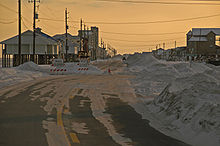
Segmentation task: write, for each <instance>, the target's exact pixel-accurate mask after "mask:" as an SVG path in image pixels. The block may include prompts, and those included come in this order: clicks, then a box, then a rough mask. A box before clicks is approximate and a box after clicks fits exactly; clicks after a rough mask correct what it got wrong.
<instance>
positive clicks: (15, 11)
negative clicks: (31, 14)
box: [0, 4, 18, 13]
mask: <svg viewBox="0 0 220 146" xmlns="http://www.w3.org/2000/svg"><path fill="white" fill-rule="evenodd" d="M0 6H2V7H3V8H5V9H7V10H9V11H11V12H14V13H18V12H17V11H15V10H13V9H11V8H9V7H7V6H5V5H3V4H0Z"/></svg>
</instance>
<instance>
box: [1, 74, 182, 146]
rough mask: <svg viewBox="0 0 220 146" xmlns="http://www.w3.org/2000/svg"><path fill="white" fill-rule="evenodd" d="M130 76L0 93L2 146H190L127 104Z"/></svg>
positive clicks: (43, 81)
mask: <svg viewBox="0 0 220 146" xmlns="http://www.w3.org/2000/svg"><path fill="white" fill-rule="evenodd" d="M129 78H132V76H127V75H73V76H52V77H45V78H40V79H38V80H35V81H31V82H24V83H20V84H18V85H13V86H10V87H7V88H2V89H1V90H0V115H1V116H0V131H1V132H0V145H3V146H12V145H14V146H15V145H18V146H20V145H22V146H47V145H50V146H69V145H85V146H90V145H91V146H94V145H95V146H103V145H106V146H116V145H144V146H186V144H184V143H183V142H180V141H178V140H175V139H173V138H170V137H168V136H166V135H164V134H162V133H160V132H158V131H156V130H155V129H153V128H152V127H150V126H149V124H148V121H147V120H144V119H142V117H141V116H140V115H139V114H138V113H137V112H136V111H135V110H134V109H133V108H132V107H131V106H130V105H129V104H128V103H133V104H135V102H136V98H135V93H134V90H133V88H132V87H131V86H130V84H129V81H128V79H129Z"/></svg>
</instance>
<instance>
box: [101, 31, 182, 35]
mask: <svg viewBox="0 0 220 146" xmlns="http://www.w3.org/2000/svg"><path fill="white" fill-rule="evenodd" d="M101 32H102V33H107V34H114V35H172V34H180V33H186V32H185V31H184V32H168V33H151V34H150V33H148V34H144V33H122V32H107V31H101Z"/></svg>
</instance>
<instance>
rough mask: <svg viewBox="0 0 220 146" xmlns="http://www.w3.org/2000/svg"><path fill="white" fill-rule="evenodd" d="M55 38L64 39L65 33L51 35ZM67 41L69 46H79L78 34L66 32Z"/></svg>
mask: <svg viewBox="0 0 220 146" xmlns="http://www.w3.org/2000/svg"><path fill="white" fill-rule="evenodd" d="M53 38H54V39H56V40H62V41H66V34H65V33H64V34H56V35H54V36H53ZM67 38H68V40H67V42H68V45H69V46H74V47H75V46H79V36H72V35H71V34H69V33H68V34H67Z"/></svg>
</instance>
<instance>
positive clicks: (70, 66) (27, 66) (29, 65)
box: [17, 62, 103, 75]
mask: <svg viewBox="0 0 220 146" xmlns="http://www.w3.org/2000/svg"><path fill="white" fill-rule="evenodd" d="M77 64H78V63H74V62H73V63H65V65H64V66H56V67H53V66H50V65H37V64H35V63H33V62H26V63H24V64H22V65H20V66H18V67H17V69H19V70H23V71H31V72H41V73H44V74H51V75H61V74H62V75H67V74H102V73H103V72H102V71H101V70H99V69H98V68H97V67H95V66H93V65H90V64H89V65H88V66H86V67H80V66H79V65H77ZM79 68H88V70H79ZM51 69H52V71H51ZM54 69H56V70H57V69H63V71H60V70H59V71H53V70H54ZM64 70H65V71H64Z"/></svg>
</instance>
